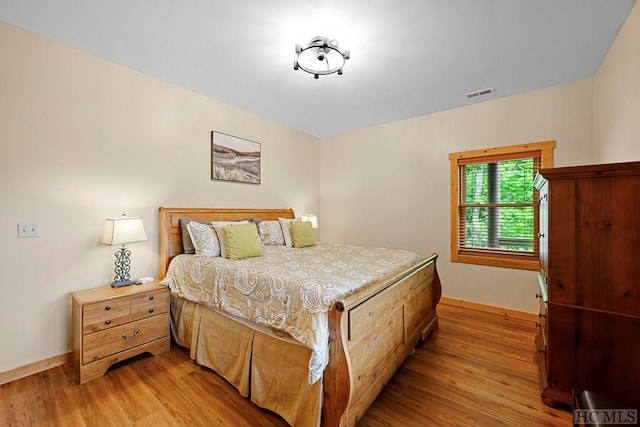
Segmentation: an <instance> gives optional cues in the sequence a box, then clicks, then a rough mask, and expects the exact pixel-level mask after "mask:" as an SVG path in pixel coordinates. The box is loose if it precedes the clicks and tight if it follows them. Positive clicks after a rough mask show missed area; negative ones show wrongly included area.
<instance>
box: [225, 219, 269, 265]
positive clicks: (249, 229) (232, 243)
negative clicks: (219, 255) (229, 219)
mask: <svg viewBox="0 0 640 427" xmlns="http://www.w3.org/2000/svg"><path fill="white" fill-rule="evenodd" d="M222 230H223V231H224V240H225V242H226V243H227V258H229V259H231V260H238V259H245V258H251V257H257V256H262V255H264V253H263V252H262V245H261V244H260V236H258V229H257V228H256V225H255V224H244V225H226V226H224V227H222Z"/></svg>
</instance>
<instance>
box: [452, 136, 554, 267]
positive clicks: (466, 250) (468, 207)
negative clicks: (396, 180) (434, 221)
mask: <svg viewBox="0 0 640 427" xmlns="http://www.w3.org/2000/svg"><path fill="white" fill-rule="evenodd" d="M554 148H555V141H546V142H536V143H530V144H522V145H513V146H509V147H496V148H489V149H486V150H474V151H465V152H460V153H451V154H449V162H450V164H451V261H454V262H465V263H470V264H482V265H492V266H497V267H509V268H519V269H527V270H538V269H539V266H540V264H539V261H538V206H539V200H538V191H537V190H535V189H534V187H533V179H534V178H535V176H536V173H538V170H539V169H541V168H547V167H552V166H553V149H554Z"/></svg>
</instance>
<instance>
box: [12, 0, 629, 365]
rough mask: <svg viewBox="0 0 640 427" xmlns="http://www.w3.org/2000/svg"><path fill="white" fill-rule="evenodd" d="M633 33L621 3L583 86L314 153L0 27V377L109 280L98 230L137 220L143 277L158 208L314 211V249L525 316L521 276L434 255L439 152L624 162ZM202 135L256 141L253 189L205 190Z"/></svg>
mask: <svg viewBox="0 0 640 427" xmlns="http://www.w3.org/2000/svg"><path fill="white" fill-rule="evenodd" d="M639 39H640V6H639V5H636V6H635V8H634V9H633V11H632V13H631V15H630V16H629V18H628V21H627V23H626V24H625V26H624V27H623V29H622V30H621V32H620V34H619V36H618V38H617V40H616V42H615V43H614V45H613V47H612V49H611V51H610V52H609V55H608V56H607V58H606V60H605V62H604V63H603V65H602V67H601V68H600V70H599V72H598V74H597V76H596V77H595V79H590V80H585V81H579V82H575V83H570V84H566V85H562V86H558V87H553V88H548V89H544V90H540V91H535V92H531V93H526V94H522V95H518V96H513V97H509V98H503V99H498V100H494V101H489V102H485V103H481V104H476V105H471V106H468V107H464V108H458V109H454V110H449V111H444V112H440V113H435V114H429V115H425V116H421V117H417V118H414V119H410V120H404V121H400V122H396V123H390V124H386V125H381V126H377V127H373V128H369V129H365V130H361V131H358V132H353V133H348V134H344V135H339V136H336V137H332V138H327V139H326V140H323V141H322V142H321V143H318V140H317V139H315V138H312V137H310V136H308V135H305V134H302V133H299V132H296V131H294V130H291V129H289V128H286V127H284V126H282V125H280V124H277V123H274V122H271V121H268V120H266V119H264V118H261V117H257V116H255V115H252V114H249V113H247V112H244V111H241V110H239V109H236V108H233V107H230V106H228V105H224V104H222V103H220V102H217V101H215V100H212V99H210V98H206V97H204V96H201V95H198V94H195V93H193V92H189V91H187V90H184V89H181V88H178V87H176V86H173V85H170V84H168V83H165V82H162V81H159V80H157V79H154V78H152V77H149V76H147V75H144V74H142V73H139V72H136V71H134V70H131V69H128V68H125V67H122V66H119V65H117V64H114V63H111V62H108V61H105V60H102V59H100V58H97V57H94V56H91V55H88V54H85V53H82V52H79V51H77V50H74V49H71V48H69V47H66V46H63V45H61V44H59V43H57V42H53V41H50V40H48V39H45V38H42V37H39V36H36V35H34V34H32V33H29V32H26V31H23V30H20V29H18V28H16V27H14V26H11V25H8V24H5V23H2V22H0V55H1V57H2V58H3V65H2V67H0V94H1V96H0V178H1V179H0V194H1V195H2V206H3V209H1V210H0V224H1V227H0V242H1V243H2V245H1V248H2V249H0V259H2V261H1V262H0V274H1V275H2V278H3V281H2V285H1V286H2V293H3V298H2V302H0V311H1V313H2V314H1V315H0V341H1V342H2V344H3V345H2V348H3V350H2V352H0V372H3V371H6V370H9V369H13V368H15V367H17V366H20V365H24V364H27V363H30V362H34V361H38V360H42V359H44V358H47V357H51V356H55V355H58V354H61V353H64V352H66V351H68V350H69V349H70V336H69V330H70V327H69V321H70V297H69V293H70V292H71V291H73V290H76V289H82V288H89V287H94V286H100V285H103V284H106V283H109V282H110V280H111V279H112V275H113V273H112V269H113V265H112V264H113V259H114V257H113V252H114V248H111V247H107V246H103V245H100V244H99V243H98V241H99V238H100V236H101V233H102V227H103V222H104V218H106V217H112V216H118V215H120V214H121V213H123V212H126V213H128V214H129V215H137V216H142V217H143V220H144V221H145V226H146V229H147V233H148V234H149V237H150V240H149V241H148V242H144V243H137V244H134V245H131V249H132V251H133V268H132V274H133V276H134V277H135V276H142V275H156V274H157V273H156V271H157V268H158V239H157V231H156V230H157V225H158V224H157V223H158V220H157V208H158V206H159V205H164V206H220V207H224V206H233V207H283V206H284V207H293V208H294V209H295V210H296V211H297V212H302V211H312V212H318V213H319V214H320V226H321V231H322V240H325V241H334V242H348V243H356V244H364V245H376V246H390V247H398V248H404V249H408V250H413V251H416V252H420V253H424V254H427V253H430V252H433V251H435V252H438V253H439V254H440V260H439V269H440V273H441V276H442V279H443V288H444V294H445V295H447V296H450V297H454V298H460V299H464V300H468V301H476V302H481V303H486V304H491V305H496V306H504V307H509V308H513V309H518V310H524V311H530V312H535V311H536V310H537V306H536V301H535V298H533V294H534V293H535V292H536V281H535V274H534V273H533V272H528V271H517V270H509V269H500V268H491V267H481V266H472V265H465V264H453V263H451V262H450V261H449V225H448V224H449V164H448V158H447V154H448V153H449V152H453V151H464V150H470V149H475V148H482V147H492V146H500V145H510V144H518V143H523V142H528V141H542V140H549V139H555V140H557V148H556V152H555V155H556V165H558V166H562V165H572V164H586V163H593V162H595V161H598V162H609V161H626V160H638V159H640V151H639V150H640V148H639V147H640V144H637V143H636V142H637V135H638V134H639V131H640V121H639V120H638V119H637V116H638V114H637V112H638V111H640V77H638V76H640V50H638V48H637V42H636V41H637V40H639ZM212 129H216V130H220V131H222V132H226V133H230V134H233V135H237V136H241V137H244V138H248V139H252V140H256V141H259V142H261V143H262V159H263V165H262V184H261V185H259V186H254V185H246V184H234V183H222V182H212V181H210V180H209V157H210V155H209V133H210V131H211V130H212ZM318 158H320V161H319V162H318ZM320 202H321V203H320ZM19 222H37V223H39V224H40V226H41V237H40V238H37V239H17V237H16V226H17V224H18V223H19Z"/></svg>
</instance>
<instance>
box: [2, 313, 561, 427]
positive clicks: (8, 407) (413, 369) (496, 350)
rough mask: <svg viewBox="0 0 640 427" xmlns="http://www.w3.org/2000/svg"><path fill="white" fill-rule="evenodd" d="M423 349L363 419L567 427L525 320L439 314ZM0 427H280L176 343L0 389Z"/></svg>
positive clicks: (377, 423)
mask: <svg viewBox="0 0 640 427" xmlns="http://www.w3.org/2000/svg"><path fill="white" fill-rule="evenodd" d="M438 312H439V315H440V329H439V330H438V331H436V332H435V333H434V334H432V336H431V337H430V338H429V339H428V340H427V341H425V342H423V343H421V344H420V345H419V346H418V347H417V348H416V352H415V354H414V355H412V356H411V357H409V358H408V359H407V360H406V361H405V363H404V364H403V365H402V366H401V367H400V369H399V370H398V372H397V373H396V375H395V376H394V377H393V378H392V379H391V380H390V381H389V383H388V384H387V385H386V387H385V388H384V389H383V391H382V392H381V394H380V395H379V396H378V398H377V399H376V401H375V402H374V403H373V405H372V406H371V407H370V408H369V410H368V411H367V412H366V413H365V414H364V416H363V418H362V420H360V423H359V426H361V427H382V426H438V427H439V426H442V427H446V426H491V427H493V426H569V425H571V414H570V412H569V410H567V409H564V410H563V409H552V408H549V407H547V406H545V405H544V404H543V403H542V401H541V400H540V396H539V385H538V373H537V367H536V364H535V358H536V353H535V346H534V343H533V339H534V336H535V333H536V330H535V327H534V325H533V324H532V323H531V322H530V321H527V320H521V319H516V318H513V317H511V316H502V315H500V314H496V313H486V312H481V311H477V310H473V309H469V308H464V307H457V306H447V305H445V304H441V305H440V307H439V308H438ZM0 425H2V426H37V427H41V426H45V427H47V426H51V427H57V426H74V427H75V426H79V427H83V426H87V427H88V426H91V427H96V426H98V427H102V426H118V427H121V426H134V427H146V426H188V427H200V426H202V427H209V426H233V427H237V426H240V427H242V426H251V427H254V426H257V427H274V426H286V425H287V424H286V422H285V421H284V420H282V418H280V417H279V416H277V415H275V414H273V413H272V412H269V411H267V410H264V409H261V408H259V407H257V406H256V405H254V404H253V403H252V402H251V401H250V400H249V399H247V398H243V397H241V396H240V395H239V394H238V392H237V391H236V389H235V388H234V387H233V386H231V385H230V384H229V383H227V382H226V381H225V380H224V379H222V378H221V377H219V376H218V375H217V374H215V373H214V372H213V371H211V370H209V369H207V368H203V367H201V366H198V365H196V364H195V363H194V362H193V361H192V360H191V359H190V358H189V351H188V350H186V349H184V348H181V347H178V346H175V345H174V346H173V347H172V348H171V351H169V352H167V353H164V354H161V355H158V356H139V357H136V358H133V359H131V360H128V361H124V362H121V363H119V364H117V365H116V366H114V367H113V368H111V369H110V370H109V371H108V372H107V374H106V375H105V376H104V377H102V378H98V379H97V380H95V381H91V382H88V383H86V384H82V385H78V384H77V383H76V380H75V373H74V370H73V369H72V367H71V366H69V365H65V366H60V367H56V368H53V369H50V370H48V371H45V372H42V373H39V374H37V375H32V376H30V377H27V378H23V379H20V380H16V381H13V382H11V383H8V384H4V385H2V386H0Z"/></svg>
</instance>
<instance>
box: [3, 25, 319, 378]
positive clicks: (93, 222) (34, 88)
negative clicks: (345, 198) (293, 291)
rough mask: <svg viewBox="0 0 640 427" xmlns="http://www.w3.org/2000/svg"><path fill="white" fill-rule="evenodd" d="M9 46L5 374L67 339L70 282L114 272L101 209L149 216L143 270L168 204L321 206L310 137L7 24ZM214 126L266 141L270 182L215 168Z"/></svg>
mask: <svg viewBox="0 0 640 427" xmlns="http://www.w3.org/2000/svg"><path fill="white" fill-rule="evenodd" d="M0 57H2V66H1V67H0V94H1V96H0V194H1V195H2V209H1V210H0V224H1V225H2V226H1V228H0V239H1V240H0V241H1V242H2V245H0V260H1V261H0V263H1V264H0V265H1V268H0V271H1V273H0V276H1V277H2V285H0V286H1V287H2V298H1V299H0V313H2V314H1V315H0V342H2V351H1V352H0V372H3V371H6V370H9V369H12V368H15V367H17V366H21V365H24V364H27V363H30V362H33V361H38V360H41V359H44V358H47V357H51V356H55V355H58V354H61V353H64V352H66V351H68V350H70V336H69V332H70V326H69V324H70V296H69V294H70V292H71V291H73V290H77V289H82V288H89V287H95V286H101V285H104V284H107V283H110V282H111V281H112V279H113V261H114V255H113V253H114V251H115V249H116V248H112V247H109V246H104V245H100V244H99V243H98V242H99V239H100V238H101V233H102V231H103V223H104V218H107V217H114V216H119V215H120V214H122V213H123V212H126V213H127V214H129V215H132V216H133V215H135V216H141V217H142V218H143V220H144V224H145V228H146V231H147V234H148V235H149V241H148V242H143V243H136V244H132V245H131V246H130V248H131V250H132V252H133V255H132V275H133V276H134V277H139V276H143V275H152V276H156V275H157V271H158V232H157V230H158V218H157V216H158V214H157V210H158V206H160V205H163V206H218V207H292V208H294V209H295V210H296V212H303V211H312V212H318V210H319V181H320V179H319V164H318V157H319V150H320V146H319V142H318V140H317V139H315V138H313V137H310V136H308V135H305V134H303V133H300V132H297V131H294V130H291V129H290V128H287V127H285V126H282V125H280V124H277V123H274V122H271V121H268V120H266V119H263V118H260V117H257V116H255V115H252V114H249V113H247V112H244V111H241V110H238V109H236V108H232V107H230V106H227V105H224V104H222V103H220V102H217V101H214V100H212V99H209V98H206V97H204V96H201V95H198V94H195V93H193V92H189V91H187V90H184V89H181V88H178V87H176V86H173V85H170V84H168V83H165V82H162V81H159V80H157V79H154V78H151V77H149V76H147V75H144V74H142V73H139V72H137V71H134V70H131V69H128V68H125V67H122V66H120V65H117V64H114V63H112V62H108V61H105V60H102V59H100V58H97V57H95V56H91V55H88V54H85V53H82V52H80V51H77V50H74V49H72V48H69V47H66V46H64V45H62V44H59V43H57V42H53V41H51V40H48V39H45V38H43V37H40V36H37V35H34V34H32V33H29V32H26V31H23V30H21V29H19V28H17V27H14V26H11V25H8V24H6V23H1V22H0ZM213 129H216V130H219V131H222V132H226V133H229V134H233V135H237V136H240V137H243V138H247V139H251V140H255V141H258V142H260V143H261V144H262V145H261V148H262V184H260V185H249V184H238V183H226V182H214V181H211V180H210V165H209V161H210V153H209V150H210V146H209V144H210V131H211V130H213ZM292 177H295V179H292ZM19 222H37V223H39V224H40V227H41V237H40V238H35V239H18V238H17V224H18V223H19Z"/></svg>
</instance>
